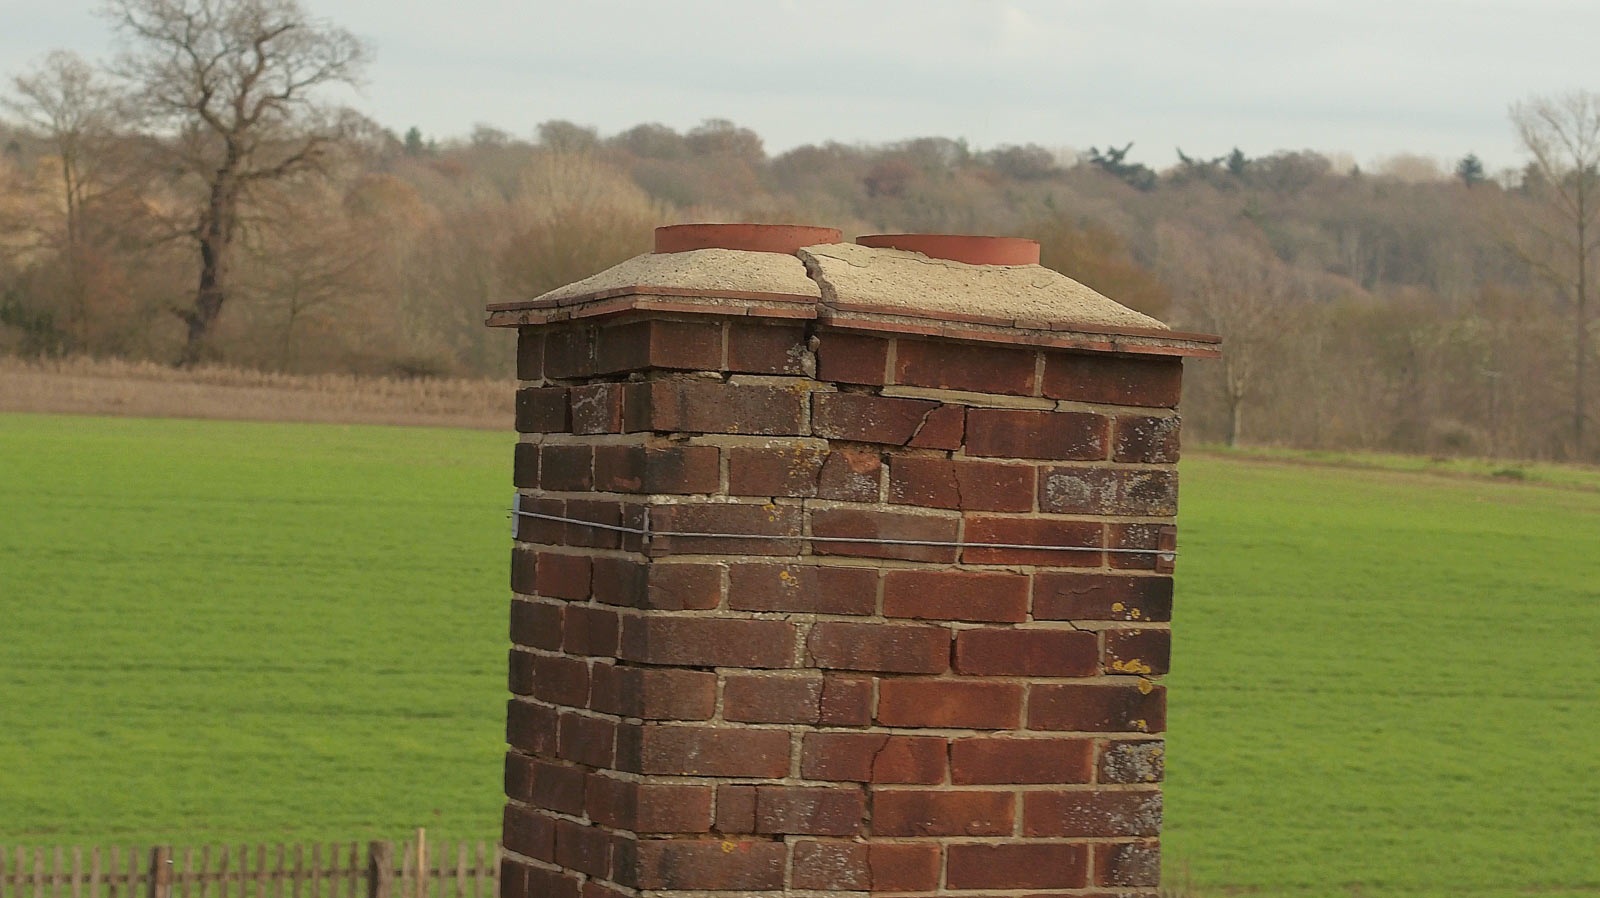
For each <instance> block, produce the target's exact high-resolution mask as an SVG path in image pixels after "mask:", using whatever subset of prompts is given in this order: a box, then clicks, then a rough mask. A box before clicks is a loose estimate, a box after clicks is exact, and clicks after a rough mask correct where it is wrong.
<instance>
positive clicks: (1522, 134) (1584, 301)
mask: <svg viewBox="0 0 1600 898" xmlns="http://www.w3.org/2000/svg"><path fill="white" fill-rule="evenodd" d="M1511 121H1512V123H1513V124H1514V125H1515V126H1516V129H1517V137H1518V138H1519V139H1520V140H1521V142H1522V146H1523V148H1524V149H1526V150H1527V151H1528V153H1529V154H1530V155H1531V156H1532V157H1533V161H1532V163H1531V164H1530V166H1529V169H1528V171H1529V174H1530V175H1531V177H1528V178H1525V179H1524V182H1525V183H1524V187H1525V189H1526V191H1527V192H1528V193H1529V194H1530V195H1531V196H1532V197H1533V198H1534V199H1535V200H1536V201H1537V202H1538V204H1539V207H1540V212H1542V213H1543V214H1538V215H1533V216H1531V217H1529V219H1528V220H1527V221H1526V222H1524V226H1523V228H1522V229H1521V232H1522V233H1521V234H1520V235H1519V236H1518V237H1517V238H1515V239H1514V242H1513V246H1514V248H1515V249H1516V251H1517V253H1518V254H1519V255H1520V256H1521V257H1522V258H1523V259H1524V261H1526V262H1528V263H1529V264H1530V265H1531V266H1532V267H1533V268H1534V270H1535V271H1537V272H1538V273H1539V275H1540V276H1541V277H1543V278H1544V279H1545V280H1547V281H1549V282H1550V283H1551V284H1553V285H1554V286H1555V287H1556V288H1557V289H1558V290H1560V291H1561V293H1562V295H1563V298H1565V299H1566V300H1567V302H1568V303H1570V305H1571V307H1572V349H1573V364H1574V370H1573V377H1572V451H1573V454H1574V455H1575V456H1577V457H1579V458H1581V457H1583V456H1584V448H1585V441H1586V439H1587V433H1586V431H1587V430H1588V397H1587V394H1586V386H1587V383H1586V381H1587V379H1588V369H1589V355H1590V353H1591V352H1592V351H1593V350H1592V347H1591V345H1590V344H1591V337H1590V334H1589V329H1590V320H1589V318H1590V311H1589V293H1590V291H1591V289H1592V277H1591V273H1590V267H1591V266H1592V265H1593V263H1594V258H1595V255H1596V252H1597V251H1600V94H1595V93H1591V92H1589V91H1575V92H1573V93H1570V94H1567V95H1565V96H1561V97H1553V98H1552V97H1536V98H1533V99H1530V100H1527V101H1524V102H1521V103H1517V104H1515V105H1513V106H1512V107H1511Z"/></svg>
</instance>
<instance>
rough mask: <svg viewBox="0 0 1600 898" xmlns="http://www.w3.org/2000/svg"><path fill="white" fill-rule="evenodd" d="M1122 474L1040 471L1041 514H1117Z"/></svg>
mask: <svg viewBox="0 0 1600 898" xmlns="http://www.w3.org/2000/svg"><path fill="white" fill-rule="evenodd" d="M1121 475H1122V472H1121V471H1115V470H1112V469H1111V468H1084V467H1046V468H1040V469H1039V510H1040V511H1043V512H1048V513H1051V514H1116V513H1118V501H1119V496H1120V486H1121V483H1122V476H1121Z"/></svg>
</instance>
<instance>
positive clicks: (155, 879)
mask: <svg viewBox="0 0 1600 898" xmlns="http://www.w3.org/2000/svg"><path fill="white" fill-rule="evenodd" d="M149 894H150V898H172V849H171V848H152V849H150V893H149Z"/></svg>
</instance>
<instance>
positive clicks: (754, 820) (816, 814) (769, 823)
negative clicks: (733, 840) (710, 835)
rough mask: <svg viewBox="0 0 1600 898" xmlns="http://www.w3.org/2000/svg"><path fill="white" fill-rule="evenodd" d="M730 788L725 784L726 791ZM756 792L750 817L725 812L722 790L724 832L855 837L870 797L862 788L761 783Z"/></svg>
mask: <svg viewBox="0 0 1600 898" xmlns="http://www.w3.org/2000/svg"><path fill="white" fill-rule="evenodd" d="M728 788H729V787H726V786H725V787H722V792H726V791H728ZM733 788H739V787H733ZM747 788H749V787H747ZM753 791H754V793H755V801H754V803H753V807H751V808H750V811H751V813H750V814H749V815H748V816H746V815H744V814H742V813H739V814H728V815H724V814H723V812H722V806H723V804H724V798H723V796H722V794H721V792H719V794H718V797H717V807H718V812H717V829H718V830H719V831H720V832H724V833H760V834H762V835H813V836H853V835H856V834H857V833H858V832H860V830H861V821H862V817H863V815H864V814H865V812H866V798H865V796H864V795H863V794H862V792H861V789H859V788H838V787H822V786H767V785H758V786H755V787H753ZM734 803H738V802H734Z"/></svg>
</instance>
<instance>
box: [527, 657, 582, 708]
mask: <svg viewBox="0 0 1600 898" xmlns="http://www.w3.org/2000/svg"><path fill="white" fill-rule="evenodd" d="M519 654H520V653H519ZM533 696H534V698H537V699H538V700H539V701H542V702H549V703H551V704H553V705H566V706H567V707H569V708H583V707H587V706H588V704H589V663H588V662H587V661H582V660H579V659H577V658H568V657H565V656H562V655H535V656H534V657H533Z"/></svg>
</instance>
